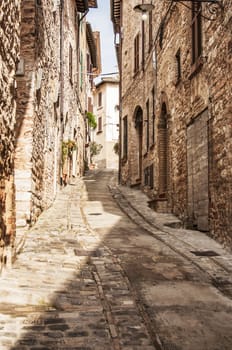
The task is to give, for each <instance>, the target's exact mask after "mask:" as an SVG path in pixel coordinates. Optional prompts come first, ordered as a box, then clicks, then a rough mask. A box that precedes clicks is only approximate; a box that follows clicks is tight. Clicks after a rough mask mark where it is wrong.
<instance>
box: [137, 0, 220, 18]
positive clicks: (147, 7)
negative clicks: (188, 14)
mask: <svg viewBox="0 0 232 350" xmlns="http://www.w3.org/2000/svg"><path fill="white" fill-rule="evenodd" d="M189 2H190V3H193V4H194V3H195V4H198V3H200V4H201V3H206V4H207V6H206V7H207V12H208V13H209V15H210V16H212V17H211V18H209V17H205V16H202V17H205V18H206V19H208V20H214V19H215V17H216V16H217V12H218V10H222V3H221V0H170V3H180V4H182V5H184V6H186V7H187V8H189V9H192V8H191V7H189V6H188V5H186V3H189ZM154 7H155V6H154V5H153V4H152V3H149V4H144V3H142V4H139V5H136V6H135V7H134V11H135V12H140V13H141V16H142V20H143V21H145V20H146V19H147V17H148V13H149V12H150V11H152V10H153V9H154Z"/></svg>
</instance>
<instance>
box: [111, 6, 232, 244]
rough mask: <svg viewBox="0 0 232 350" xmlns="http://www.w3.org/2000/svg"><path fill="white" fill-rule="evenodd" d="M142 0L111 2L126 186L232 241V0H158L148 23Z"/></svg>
mask: <svg viewBox="0 0 232 350" xmlns="http://www.w3.org/2000/svg"><path fill="white" fill-rule="evenodd" d="M135 5H137V2H135V1H133V0H128V1H118V0H112V1H111V9H112V20H113V25H114V31H115V34H116V36H119V37H120V43H118V45H117V47H116V48H117V53H118V59H119V64H120V71H121V110H122V112H121V116H120V135H121V136H120V141H121V142H120V144H121V147H120V178H121V183H124V184H127V185H130V186H139V187H140V188H141V189H143V191H145V192H146V193H147V194H148V196H149V197H150V200H151V201H152V204H153V206H154V209H155V210H156V211H161V212H173V213H174V214H176V215H178V216H179V218H181V219H182V221H183V224H184V225H185V226H186V227H189V228H196V229H198V230H202V231H205V232H208V233H209V234H210V235H211V236H212V237H214V238H216V239H217V240H218V241H220V242H222V243H224V244H225V245H227V246H228V247H230V248H232V229H231V227H232V205H231V203H232V202H231V198H232V173H231V171H232V170H231V169H232V152H231V150H232V148H231V147H232V134H231V132H232V129H231V120H232V104H231V94H232V87H231V83H230V82H231V79H232V69H231V67H232V41H231V35H230V33H231V27H232V12H231V6H232V3H231V1H230V0H227V1H223V3H220V4H219V5H218V8H217V11H216V15H215V12H213V11H211V12H210V11H208V9H209V8H210V6H212V4H211V5H210V4H204V3H199V2H189V6H188V7H190V8H186V7H185V6H183V5H182V4H181V3H168V2H167V3H163V2H156V3H155V5H154V8H153V9H152V11H150V12H149V13H148V19H147V21H142V20H141V14H140V13H137V12H135V11H134V7H135ZM129 13H130V14H131V13H133V16H131V15H130V16H128V14H129ZM213 16H214V18H212V17H213ZM212 19H213V20H212ZM121 30H123V31H121Z"/></svg>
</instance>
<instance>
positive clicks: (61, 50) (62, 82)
mask: <svg viewBox="0 0 232 350" xmlns="http://www.w3.org/2000/svg"><path fill="white" fill-rule="evenodd" d="M63 52H64V0H61V1H60V160H59V177H60V184H61V185H62V142H63V136H64V129H63V126H64V124H63V123H64V60H63Z"/></svg>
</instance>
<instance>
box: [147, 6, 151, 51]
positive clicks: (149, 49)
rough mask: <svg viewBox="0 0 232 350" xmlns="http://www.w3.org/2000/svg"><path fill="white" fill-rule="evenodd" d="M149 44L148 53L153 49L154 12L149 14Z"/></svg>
mask: <svg viewBox="0 0 232 350" xmlns="http://www.w3.org/2000/svg"><path fill="white" fill-rule="evenodd" d="M148 40H149V42H148V45H149V46H148V51H149V52H150V51H151V49H152V11H150V12H149V39H148Z"/></svg>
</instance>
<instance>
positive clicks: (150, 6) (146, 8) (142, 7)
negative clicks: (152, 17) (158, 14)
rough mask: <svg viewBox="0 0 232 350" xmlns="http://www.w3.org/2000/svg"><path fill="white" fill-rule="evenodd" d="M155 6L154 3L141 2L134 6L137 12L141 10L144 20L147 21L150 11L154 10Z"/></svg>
mask: <svg viewBox="0 0 232 350" xmlns="http://www.w3.org/2000/svg"><path fill="white" fill-rule="evenodd" d="M154 7H155V6H154V5H153V4H140V5H136V6H135V7H134V11H135V12H140V13H141V15H142V20H143V21H145V20H146V19H147V17H148V13H149V12H151V11H152V10H153V8H154Z"/></svg>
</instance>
